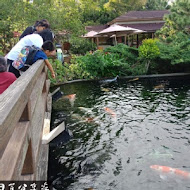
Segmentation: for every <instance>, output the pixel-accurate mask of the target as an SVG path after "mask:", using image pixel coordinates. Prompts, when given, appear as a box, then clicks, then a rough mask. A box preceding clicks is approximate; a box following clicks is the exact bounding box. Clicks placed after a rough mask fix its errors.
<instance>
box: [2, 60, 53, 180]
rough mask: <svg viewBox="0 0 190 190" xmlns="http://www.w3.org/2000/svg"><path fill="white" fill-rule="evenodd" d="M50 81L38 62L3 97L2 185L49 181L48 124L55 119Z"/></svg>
mask: <svg viewBox="0 0 190 190" xmlns="http://www.w3.org/2000/svg"><path fill="white" fill-rule="evenodd" d="M49 87H50V81H49V80H48V79H47V68H46V66H45V64H44V62H43V61H42V60H39V61H37V62H36V63H35V64H34V65H33V66H32V67H30V68H29V69H28V70H27V71H26V72H25V73H24V74H23V75H22V76H21V77H19V78H18V79H17V80H16V81H15V82H14V83H13V84H12V85H11V86H10V87H9V88H8V89H7V90H6V91H5V92H4V93H3V94H1V95H0V181H2V180H9V181H12V180H19V181H20V180H46V179H47V167H48V149H49V146H48V145H42V140H41V139H42V131H43V125H44V120H46V119H50V116H51V95H50V94H49Z"/></svg>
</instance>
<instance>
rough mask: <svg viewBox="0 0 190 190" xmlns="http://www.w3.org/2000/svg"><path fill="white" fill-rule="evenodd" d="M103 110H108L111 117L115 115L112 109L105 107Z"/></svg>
mask: <svg viewBox="0 0 190 190" xmlns="http://www.w3.org/2000/svg"><path fill="white" fill-rule="evenodd" d="M104 110H105V111H106V112H108V113H109V114H110V115H111V116H112V117H116V113H115V112H114V111H113V110H112V109H110V108H108V107H105V108H104Z"/></svg>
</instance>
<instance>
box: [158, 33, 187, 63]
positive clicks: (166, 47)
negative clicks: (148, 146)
mask: <svg viewBox="0 0 190 190" xmlns="http://www.w3.org/2000/svg"><path fill="white" fill-rule="evenodd" d="M158 46H159V49H160V58H161V59H163V60H168V61H169V62H170V63H171V64H172V65H175V64H180V63H190V53H189V52H190V36H188V35H186V34H184V33H182V32H179V33H177V34H176V35H174V36H173V38H169V39H167V40H166V41H165V42H160V43H158Z"/></svg>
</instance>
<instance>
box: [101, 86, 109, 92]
mask: <svg viewBox="0 0 190 190" xmlns="http://www.w3.org/2000/svg"><path fill="white" fill-rule="evenodd" d="M101 91H103V92H109V91H110V90H109V89H108V88H103V87H102V88H101Z"/></svg>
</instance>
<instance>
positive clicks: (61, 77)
mask: <svg viewBox="0 0 190 190" xmlns="http://www.w3.org/2000/svg"><path fill="white" fill-rule="evenodd" d="M49 61H50V63H51V65H52V67H53V69H54V71H55V73H56V78H55V79H53V78H52V77H51V73H50V71H49V70H48V77H49V78H50V80H51V83H52V84H59V83H62V82H64V81H66V72H67V68H66V67H64V66H63V65H62V63H61V62H60V61H59V60H57V59H56V60H49Z"/></svg>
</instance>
